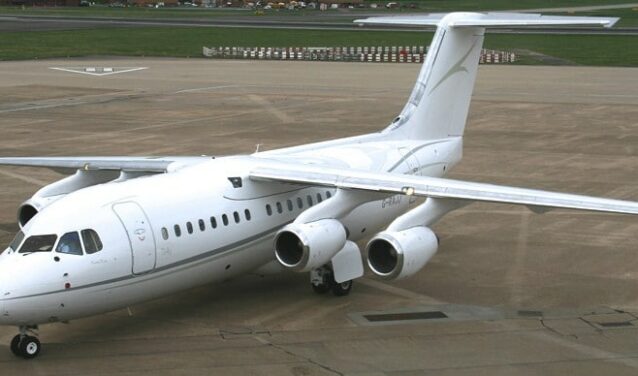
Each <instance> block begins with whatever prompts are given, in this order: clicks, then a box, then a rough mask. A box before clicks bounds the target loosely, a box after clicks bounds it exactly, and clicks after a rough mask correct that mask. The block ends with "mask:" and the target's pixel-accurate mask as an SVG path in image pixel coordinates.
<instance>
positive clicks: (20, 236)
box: [9, 231, 24, 251]
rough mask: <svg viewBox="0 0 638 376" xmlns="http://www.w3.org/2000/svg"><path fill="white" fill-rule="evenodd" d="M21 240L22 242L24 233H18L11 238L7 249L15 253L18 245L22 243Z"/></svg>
mask: <svg viewBox="0 0 638 376" xmlns="http://www.w3.org/2000/svg"><path fill="white" fill-rule="evenodd" d="M23 240H24V232H22V231H18V233H17V234H16V236H15V238H13V240H12V241H11V244H9V248H11V249H12V250H14V251H17V250H18V247H19V246H20V243H22V241H23Z"/></svg>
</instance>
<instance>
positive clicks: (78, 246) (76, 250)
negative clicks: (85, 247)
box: [55, 232, 82, 255]
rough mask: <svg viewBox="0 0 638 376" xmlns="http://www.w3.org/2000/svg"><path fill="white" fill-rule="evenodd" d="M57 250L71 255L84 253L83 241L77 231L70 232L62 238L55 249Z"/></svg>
mask: <svg viewBox="0 0 638 376" xmlns="http://www.w3.org/2000/svg"><path fill="white" fill-rule="evenodd" d="M55 251H56V252H59V253H66V254H69V255H82V243H80V235H78V233H77V232H69V233H66V234H64V235H63V236H62V237H61V238H60V243H58V247H57V248H56V249H55Z"/></svg>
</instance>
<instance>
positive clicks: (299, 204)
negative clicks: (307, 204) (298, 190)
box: [297, 197, 303, 209]
mask: <svg viewBox="0 0 638 376" xmlns="http://www.w3.org/2000/svg"><path fill="white" fill-rule="evenodd" d="M297 207H298V208H299V209H303V200H302V199H301V197H297Z"/></svg>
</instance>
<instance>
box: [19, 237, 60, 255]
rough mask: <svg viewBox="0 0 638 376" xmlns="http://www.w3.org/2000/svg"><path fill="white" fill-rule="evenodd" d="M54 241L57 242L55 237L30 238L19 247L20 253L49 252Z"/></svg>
mask: <svg viewBox="0 0 638 376" xmlns="http://www.w3.org/2000/svg"><path fill="white" fill-rule="evenodd" d="M56 240H58V236H57V235H36V236H31V237H29V238H27V240H25V242H24V244H22V247H20V253H31V252H51V250H52V249H53V246H54V245H55V241H56Z"/></svg>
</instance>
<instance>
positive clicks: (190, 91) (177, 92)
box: [175, 85, 239, 94]
mask: <svg viewBox="0 0 638 376" xmlns="http://www.w3.org/2000/svg"><path fill="white" fill-rule="evenodd" d="M229 87H239V85H221V86H207V87H198V88H194V89H185V90H180V91H176V92H175V94H182V93H195V92H198V91H206V90H217V89H226V88H229Z"/></svg>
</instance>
